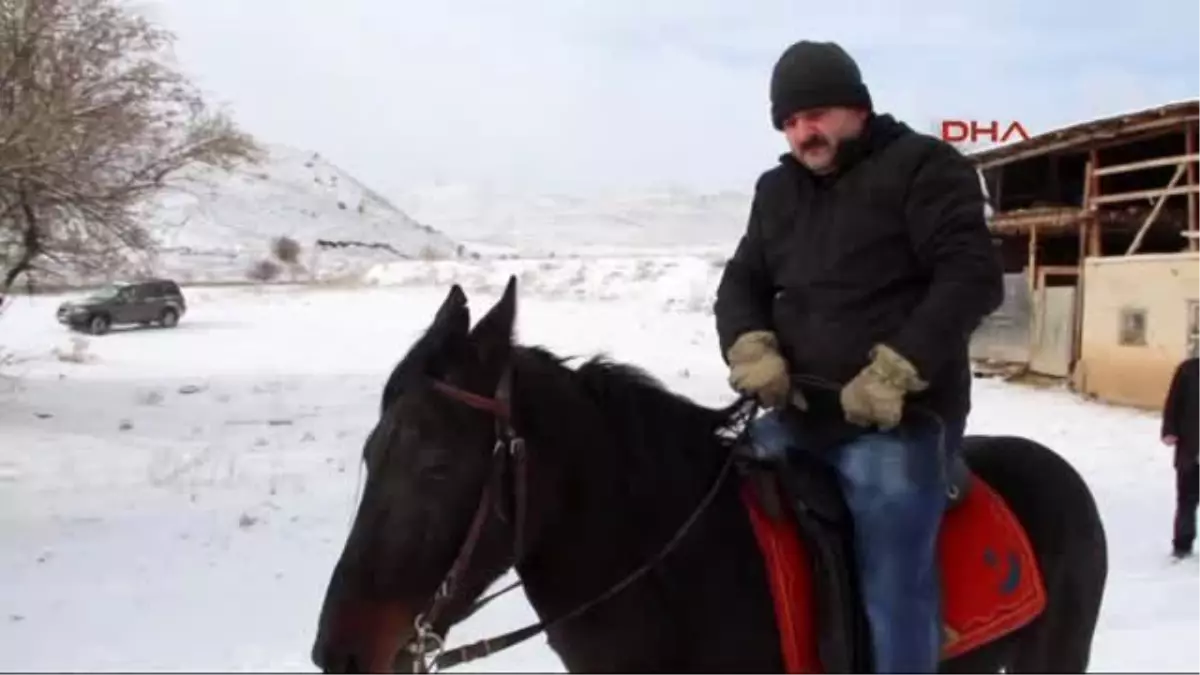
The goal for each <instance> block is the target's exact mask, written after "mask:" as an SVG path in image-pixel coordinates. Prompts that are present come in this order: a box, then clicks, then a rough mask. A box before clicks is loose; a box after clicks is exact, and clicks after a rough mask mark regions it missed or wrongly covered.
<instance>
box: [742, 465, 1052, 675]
mask: <svg viewBox="0 0 1200 675" xmlns="http://www.w3.org/2000/svg"><path fill="white" fill-rule="evenodd" d="M971 480H972V485H971V486H970V489H969V491H968V492H967V494H966V496H965V497H964V499H963V501H962V502H960V503H959V504H957V505H956V506H955V507H954V508H952V509H950V510H949V511H948V512H947V513H946V515H945V516H944V518H943V520H942V528H941V533H940V535H939V542H938V555H939V558H940V563H941V576H942V607H943V621H944V623H945V625H944V632H945V633H944V634H945V638H944V639H945V642H944V646H943V651H942V658H943V659H948V658H952V657H954V656H958V655H960V654H962V653H964V652H966V651H969V650H971V649H974V648H975V647H978V646H980V645H982V644H986V643H988V642H991V641H992V640H995V639H997V638H999V637H1001V636H1003V635H1006V634H1007V633H1009V632H1011V631H1014V630H1016V629H1018V628H1020V627H1022V626H1024V625H1025V624H1027V623H1029V622H1030V621H1032V620H1033V619H1034V618H1035V617H1037V616H1038V614H1040V613H1041V611H1042V609H1043V608H1044V607H1045V605H1046V591H1045V587H1044V585H1043V582H1042V578H1041V573H1040V571H1039V570H1038V564H1037V559H1036V558H1035V557H1034V554H1033V548H1032V547H1031V546H1030V544H1029V539H1028V537H1027V536H1026V535H1025V531H1024V529H1023V528H1022V527H1021V524H1020V523H1019V522H1018V521H1017V519H1016V517H1015V516H1013V514H1012V512H1011V511H1010V510H1009V509H1008V506H1007V505H1006V504H1005V503H1004V500H1003V498H1002V497H1001V496H1000V495H999V494H998V493H996V491H995V490H993V489H992V488H991V487H990V486H989V485H987V483H985V482H983V481H982V480H980V479H979V478H978V477H972V479H971ZM742 498H743V501H744V502H745V504H746V507H747V509H748V510H749V512H750V519H751V522H752V523H753V525H754V532H755V535H756V536H757V539H758V544H759V547H760V548H761V550H762V553H763V559H764V563H765V564H766V569H767V576H768V578H769V580H770V586H771V594H772V596H773V598H774V601H775V617H776V621H777V622H778V624H779V633H780V638H781V640H782V644H781V645H780V647H781V648H782V651H783V659H784V664H785V667H786V670H787V672H789V673H820V672H824V670H823V668H822V666H821V663H820V659H819V658H818V655H817V634H816V630H817V627H818V626H817V622H818V620H819V617H817V616H816V615H815V612H814V609H813V571H812V566H811V565H810V563H809V559H808V554H807V552H806V551H805V548H804V543H803V541H802V540H801V539H800V537H799V535H798V534H797V531H796V527H795V525H794V523H792V521H791V520H790V518H783V519H779V520H775V519H772V518H771V517H770V516H769V515H767V513H766V512H765V511H764V510H763V508H762V507H761V505H760V504H759V502H758V499H757V498H756V497H755V492H754V489H753V488H752V487H751V485H750V483H749V482H747V483H746V484H744V485H743V489H742Z"/></svg>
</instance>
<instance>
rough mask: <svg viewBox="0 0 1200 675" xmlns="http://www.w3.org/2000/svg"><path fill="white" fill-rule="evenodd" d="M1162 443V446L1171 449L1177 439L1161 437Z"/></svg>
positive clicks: (1174, 437)
mask: <svg viewBox="0 0 1200 675" xmlns="http://www.w3.org/2000/svg"><path fill="white" fill-rule="evenodd" d="M1162 442H1163V445H1169V446H1171V447H1172V448H1173V447H1175V444H1176V443H1178V442H1179V438H1178V437H1176V436H1163V437H1162Z"/></svg>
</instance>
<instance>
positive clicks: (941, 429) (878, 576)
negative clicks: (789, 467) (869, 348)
mask: <svg viewBox="0 0 1200 675" xmlns="http://www.w3.org/2000/svg"><path fill="white" fill-rule="evenodd" d="M964 423H965V420H947V421H945V422H944V423H943V424H942V425H941V426H939V425H938V424H937V422H935V421H933V420H928V421H927V420H925V419H921V420H914V421H911V422H910V421H909V420H908V419H906V420H905V424H904V425H902V426H901V427H898V428H896V429H892V430H891V431H888V432H880V431H872V432H868V433H866V434H864V435H862V436H859V437H857V438H855V439H853V440H851V441H849V442H848V443H845V444H843V445H840V446H834V447H826V448H822V447H815V446H814V444H813V443H812V442H811V441H810V440H808V439H806V438H804V434H803V431H802V430H800V429H797V428H796V426H798V425H793V426H788V425H786V424H784V423H783V421H782V420H781V419H780V417H779V416H778V413H776V412H769V413H767V414H765V415H763V416H761V417H759V418H757V419H756V420H754V422H752V423H751V427H750V437H751V440H752V441H753V444H754V446H756V447H755V448H754V450H755V452H756V453H758V456H759V457H760V458H762V459H768V460H769V459H772V458H776V459H782V458H785V457H786V456H787V455H788V454H790V453H793V452H809V453H815V454H816V455H817V456H819V457H820V458H822V459H823V460H824V461H826V462H829V463H830V464H831V465H832V466H833V468H834V469H835V470H836V472H837V474H838V476H839V478H840V482H841V488H842V495H843V497H844V498H845V500H846V505H847V506H848V507H849V510H850V514H851V516H852V517H853V519H854V529H855V549H856V552H857V556H858V560H857V562H858V574H859V579H860V582H861V588H862V594H863V602H864V605H865V607H864V609H865V610H866V615H867V621H868V623H869V625H870V627H871V643H872V646H873V649H874V660H875V671H876V672H879V673H933V672H937V668H938V663H939V661H940V654H941V644H942V643H941V638H942V617H941V575H940V570H939V567H938V564H937V562H938V560H937V537H938V530H939V529H940V526H941V519H942V513H943V512H944V510H945V508H946V505H947V504H946V502H947V495H946V491H947V487H948V486H947V480H946V473H945V472H946V466H947V465H948V457H947V455H944V454H941V452H940V450H942V449H944V450H945V451H946V453H947V454H948V453H957V452H958V449H959V446H960V444H961V439H962V434H963V427H964ZM939 436H940V438H939ZM806 441H807V442H806ZM939 443H940V445H941V447H940V448H939Z"/></svg>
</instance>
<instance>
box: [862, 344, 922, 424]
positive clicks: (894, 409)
mask: <svg viewBox="0 0 1200 675" xmlns="http://www.w3.org/2000/svg"><path fill="white" fill-rule="evenodd" d="M928 386H929V384H928V383H926V382H924V381H922V380H921V378H920V377H919V376H918V375H917V369H916V368H915V367H914V366H913V365H912V364H911V363H909V361H908V359H905V358H904V357H903V356H901V355H900V354H899V353H898V352H896V350H894V349H892V348H891V347H888V346H887V345H876V346H875V348H874V349H872V350H871V363H870V364H868V365H867V367H866V368H863V369H862V370H861V371H860V372H859V373H858V375H855V376H854V379H852V380H850V382H848V383H847V384H846V386H845V387H843V388H842V392H841V397H840V398H841V402H842V410H843V412H844V413H845V415H846V421H848V422H850V423H851V424H857V425H859V426H863V427H869V426H872V425H877V426H879V428H881V429H883V430H884V431H886V430H888V429H891V428H893V427H895V426H896V425H897V424H899V423H900V419H901V418H902V417H903V416H904V396H905V395H906V394H908V393H909V392H917V391H922V390H924V389H926V388H927V387H928Z"/></svg>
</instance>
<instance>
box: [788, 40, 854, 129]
mask: <svg viewBox="0 0 1200 675" xmlns="http://www.w3.org/2000/svg"><path fill="white" fill-rule="evenodd" d="M825 106H861V107H864V108H866V109H868V110H871V109H872V103H871V94H870V92H869V91H867V86H866V85H865V84H863V81H862V73H861V72H860V71H859V69H858V64H857V63H855V62H854V59H852V58H850V55H849V54H847V53H846V50H844V49H842V48H841V47H840V46H838V45H837V43H834V42H810V41H808V40H801V41H800V42H797V43H796V44H794V45H792V46H791V47H788V48H787V50H785V51H784V52H783V55H782V56H780V57H779V61H777V62H776V63H775V69H774V70H773V71H772V72H771V121H772V123H773V124H774V125H775V128H776V129H779V130H783V123H784V122H786V121H787V119H788V118H789V117H791V116H792V115H794V114H795V113H797V112H799V111H801V110H806V109H809V108H821V107H825Z"/></svg>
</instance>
